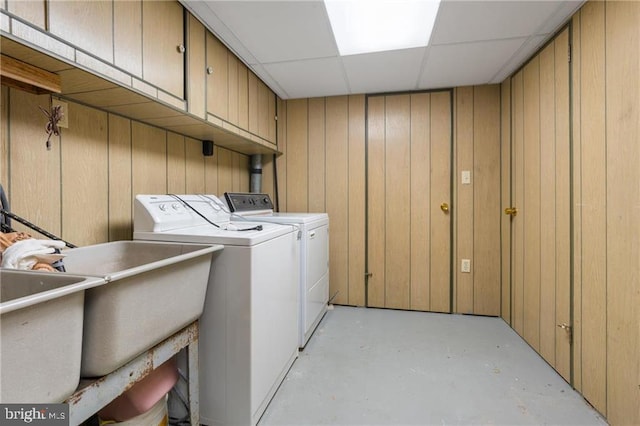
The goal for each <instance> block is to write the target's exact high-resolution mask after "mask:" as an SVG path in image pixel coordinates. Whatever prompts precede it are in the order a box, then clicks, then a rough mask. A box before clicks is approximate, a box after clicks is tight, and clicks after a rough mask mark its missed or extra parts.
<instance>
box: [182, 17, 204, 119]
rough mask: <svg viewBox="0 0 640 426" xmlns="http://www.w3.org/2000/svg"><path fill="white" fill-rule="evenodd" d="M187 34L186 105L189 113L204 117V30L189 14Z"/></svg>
mask: <svg viewBox="0 0 640 426" xmlns="http://www.w3.org/2000/svg"><path fill="white" fill-rule="evenodd" d="M187 34H188V39H187V85H186V87H187V105H188V109H189V112H190V113H191V114H193V115H196V116H198V117H200V118H203V119H206V118H207V110H206V108H207V102H206V97H205V95H206V77H205V76H206V74H205V68H206V66H205V37H206V36H205V34H206V30H205V28H204V25H202V23H200V21H198V20H197V19H196V18H195V17H194V16H193V15H191V14H189V18H188V19H187Z"/></svg>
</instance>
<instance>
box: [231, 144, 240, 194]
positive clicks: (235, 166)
mask: <svg viewBox="0 0 640 426" xmlns="http://www.w3.org/2000/svg"><path fill="white" fill-rule="evenodd" d="M231 170H232V174H231V182H232V184H231V191H234V192H238V191H240V154H238V153H237V152H232V153H231Z"/></svg>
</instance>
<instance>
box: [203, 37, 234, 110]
mask: <svg viewBox="0 0 640 426" xmlns="http://www.w3.org/2000/svg"><path fill="white" fill-rule="evenodd" d="M228 80H229V70H228V58H227V48H226V47H225V46H224V45H223V44H222V43H221V42H220V41H219V40H218V39H217V38H215V36H213V34H211V33H207V111H208V112H209V113H210V114H213V115H215V116H217V117H219V118H222V119H223V120H227V119H228V117H229V111H228V110H229V106H228V103H229V86H228V84H229V82H228Z"/></svg>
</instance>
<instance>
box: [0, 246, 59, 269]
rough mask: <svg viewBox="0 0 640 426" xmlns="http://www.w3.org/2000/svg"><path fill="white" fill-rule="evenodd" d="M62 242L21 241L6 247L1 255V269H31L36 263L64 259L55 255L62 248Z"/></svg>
mask: <svg viewBox="0 0 640 426" xmlns="http://www.w3.org/2000/svg"><path fill="white" fill-rule="evenodd" d="M64 246H65V243H64V242H63V241H56V240H35V239H29V240H21V241H17V242H15V243H13V244H12V245H11V246H9V247H7V248H6V249H5V250H4V253H3V254H2V267H3V268H13V269H32V268H33V267H34V266H35V265H36V264H37V263H49V264H50V263H53V262H55V261H57V260H60V259H62V258H63V257H64V254H58V253H55V251H56V249H61V248H64Z"/></svg>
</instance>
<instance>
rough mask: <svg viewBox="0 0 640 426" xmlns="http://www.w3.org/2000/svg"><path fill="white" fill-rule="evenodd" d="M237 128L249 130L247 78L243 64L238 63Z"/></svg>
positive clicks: (246, 70) (245, 67)
mask: <svg viewBox="0 0 640 426" xmlns="http://www.w3.org/2000/svg"><path fill="white" fill-rule="evenodd" d="M238 127H240V128H241V129H245V130H249V76H248V69H247V66H246V65H245V64H243V63H242V62H240V61H238Z"/></svg>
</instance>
